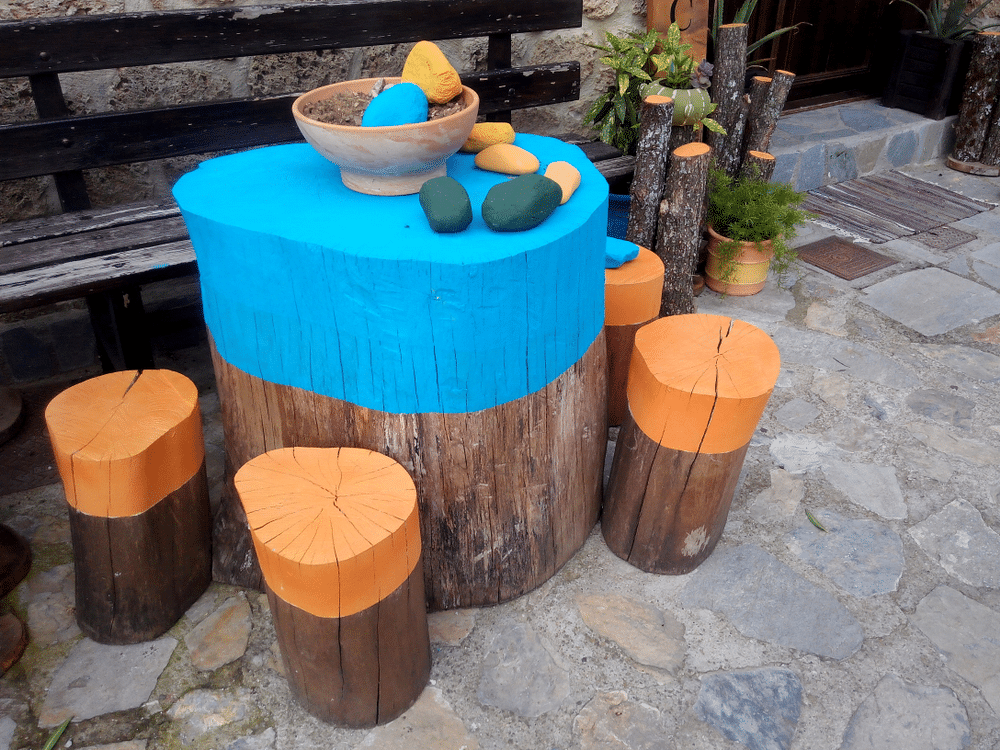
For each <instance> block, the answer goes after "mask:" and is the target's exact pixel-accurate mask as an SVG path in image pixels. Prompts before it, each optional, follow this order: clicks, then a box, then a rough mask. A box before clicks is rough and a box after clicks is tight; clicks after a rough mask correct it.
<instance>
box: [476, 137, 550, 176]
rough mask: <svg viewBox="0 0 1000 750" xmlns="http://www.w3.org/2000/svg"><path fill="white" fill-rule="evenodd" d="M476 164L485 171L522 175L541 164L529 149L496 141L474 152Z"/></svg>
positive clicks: (533, 170)
mask: <svg viewBox="0 0 1000 750" xmlns="http://www.w3.org/2000/svg"><path fill="white" fill-rule="evenodd" d="M476 166H477V167H479V168H480V169H485V170H486V171H487V172H499V173H500V174H510V175H522V174H533V173H534V172H537V171H538V169H539V167H541V164H540V163H539V161H538V157H537V156H535V155H534V154H532V153H531V152H530V151H526V150H525V149H523V148H521V147H520V146H515V145H513V144H512V143H497V144H495V145H493V146H488V147H487V148H484V149H483V150H482V151H480V152H479V153H478V154H476Z"/></svg>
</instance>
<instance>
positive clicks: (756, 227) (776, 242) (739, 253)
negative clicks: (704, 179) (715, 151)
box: [705, 169, 809, 297]
mask: <svg viewBox="0 0 1000 750" xmlns="http://www.w3.org/2000/svg"><path fill="white" fill-rule="evenodd" d="M804 198H805V195H803V194H802V193H797V192H796V191H795V189H794V188H793V187H792V186H791V184H789V183H781V182H764V181H762V180H760V179H757V178H756V177H755V176H753V175H749V176H740V177H729V176H728V175H727V174H726V173H725V172H723V171H721V170H718V169H713V170H712V171H711V173H710V175H709V188H708V213H707V221H708V234H709V242H708V262H707V264H706V267H705V274H706V279H705V283H706V284H708V287H709V289H713V290H714V291H716V292H720V293H722V294H731V295H734V296H737V297H745V296H748V295H751V294H756V293H757V292H759V291H761V290H762V289H763V288H764V282H765V281H766V280H767V274H768V271H771V272H773V273H775V275H776V276H777V277H778V283H779V285H782V284H783V283H784V278H785V275H786V274H787V273H788V271H789V270H790V269H791V267H792V264H794V263H795V261H796V260H797V259H798V255H797V254H796V252H795V250H793V249H792V248H791V247H789V246H788V240H789V239H790V238H791V237H792V236H793V235H794V234H795V228H796V226H798V225H799V224H801V223H802V222H803V221H805V220H806V219H807V218H808V217H809V214H808V213H806V212H805V211H803V210H802V209H800V208H799V204H801V203H802V201H803V199H804Z"/></svg>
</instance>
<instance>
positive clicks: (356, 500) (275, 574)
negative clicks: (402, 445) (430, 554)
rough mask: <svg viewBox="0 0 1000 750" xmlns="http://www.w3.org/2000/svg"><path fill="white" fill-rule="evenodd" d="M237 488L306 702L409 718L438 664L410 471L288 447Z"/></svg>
mask: <svg viewBox="0 0 1000 750" xmlns="http://www.w3.org/2000/svg"><path fill="white" fill-rule="evenodd" d="M234 482H235V486H236V491H237V493H238V494H239V497H240V501H241V503H242V505H243V508H244V510H245V512H246V515H247V521H248V523H249V527H250V533H251V536H252V538H253V544H254V549H255V550H256V553H257V559H258V560H259V561H260V566H261V570H262V572H263V574H264V582H265V585H266V589H267V596H268V601H269V603H270V606H271V616H272V617H273V618H274V629H275V632H276V634H277V639H278V646H279V648H280V650H281V656H282V660H283V662H284V666H285V674H286V676H287V678H288V682H289V687H290V688H291V691H292V694H293V695H294V696H295V698H296V700H298V701H299V702H300V703H301V704H302V705H303V706H304V707H305V708H306V710H308V711H309V712H310V713H311V714H313V715H314V716H317V717H318V718H320V719H323V720H324V721H329V722H332V723H335V724H338V725H341V726H347V727H355V728H360V727H372V726H375V725H377V724H384V723H386V722H388V721H391V720H392V719H394V718H396V717H398V716H399V715H400V714H402V713H403V712H404V711H405V710H406V709H408V708H409V707H410V706H412V705H413V703H414V702H415V701H416V700H417V698H418V697H419V696H420V693H421V692H422V691H423V689H424V687H425V686H426V685H427V681H428V679H429V677H430V666H431V655H430V640H429V636H428V630H427V610H426V605H425V601H424V574H423V566H422V564H421V548H420V520H419V517H418V510H417V490H416V487H415V485H414V484H413V480H412V479H411V478H410V476H409V474H407V472H406V470H405V469H404V468H403V467H402V466H400V465H399V464H398V463H396V462H395V461H393V460H392V459H391V458H388V457H387V456H383V455H381V454H379V453H375V452H374V451H369V450H363V449H358V448H280V449H276V450H273V451H270V452H268V453H264V454H262V455H260V456H258V457H256V458H254V459H253V460H251V461H249V462H247V463H246V464H244V465H243V466H242V467H241V468H240V470H239V471H238V472H237V473H236V476H235V479H234Z"/></svg>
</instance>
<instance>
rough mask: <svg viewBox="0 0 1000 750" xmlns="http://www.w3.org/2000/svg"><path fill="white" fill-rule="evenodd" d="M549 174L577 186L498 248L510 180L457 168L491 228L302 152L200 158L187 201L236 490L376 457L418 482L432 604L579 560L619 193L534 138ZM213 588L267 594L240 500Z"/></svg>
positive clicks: (578, 156) (524, 143)
mask: <svg viewBox="0 0 1000 750" xmlns="http://www.w3.org/2000/svg"><path fill="white" fill-rule="evenodd" d="M516 145H519V146H521V147H523V148H525V149H527V150H528V151H530V152H532V153H533V154H535V156H537V157H538V158H539V161H540V162H541V171H544V169H545V167H546V165H547V164H549V163H551V162H554V161H567V162H569V163H570V164H572V165H573V166H574V167H576V168H577V169H578V170H579V171H580V173H581V175H582V180H581V185H580V187H579V188H578V189H577V190H576V192H575V193H574V194H573V196H572V197H571V198H570V199H569V201H568V202H567V203H566V204H565V205H562V206H560V207H558V208H557V209H556V210H555V212H554V213H553V214H552V215H551V216H549V218H548V219H546V220H545V221H544V222H543V223H542V224H541V225H539V226H538V227H536V228H534V229H531V230H529V231H524V232H502V233H500V232H493V231H491V230H490V229H489V228H488V227H487V226H486V225H485V223H484V222H483V220H482V218H481V212H480V206H481V205H482V203H483V199H484V198H485V196H486V193H487V191H488V190H489V189H490V188H491V187H493V186H494V185H497V184H499V183H501V182H505V181H507V180H508V179H509V177H507V176H504V175H500V174H495V173H492V172H486V171H483V170H480V169H477V168H475V167H474V164H473V158H474V157H473V156H472V155H471V154H456V155H455V156H453V157H451V158H450V159H449V160H448V164H447V169H448V174H449V175H450V176H451V177H453V178H455V179H457V180H458V181H459V182H460V183H461V184H462V185H463V186H464V187H465V189H466V190H467V192H468V194H469V196H470V199H471V202H472V206H473V207H474V210H473V213H474V219H473V222H472V224H471V226H469V228H468V229H466V230H465V231H463V232H459V233H455V234H437V233H435V232H433V231H432V230H431V229H430V228H429V226H428V224H427V220H426V218H425V216H424V214H423V212H422V210H421V208H420V204H419V199H418V197H417V196H415V195H409V196H397V197H379V196H372V195H362V194H360V193H354V192H351V191H350V190H348V189H347V188H345V187H344V186H343V184H342V183H341V180H340V176H339V173H338V170H337V167H336V166H334V165H333V164H331V163H330V162H328V161H326V160H325V159H323V158H322V157H321V156H320V155H319V154H317V153H316V152H315V151H313V149H312V148H311V147H309V146H307V145H298V144H295V145H287V146H275V147H270V148H265V149H258V150H255V151H248V152H244V153H241V154H235V155H231V156H224V157H220V158H217V159H212V160H209V161H207V162H204V163H203V164H202V165H201V166H200V167H199V168H198V169H197V170H195V171H194V172H191V173H189V174H187V175H185V176H184V177H182V178H181V179H180V181H178V183H177V185H176V186H175V188H174V194H175V196H176V198H177V202H178V204H179V205H180V207H181V211H182V213H183V215H184V218H185V220H186V222H187V225H188V228H189V230H190V234H191V239H192V242H193V244H194V248H195V253H196V255H197V258H198V267H199V272H200V276H201V286H202V300H203V303H204V310H205V318H206V322H207V324H208V329H209V333H210V336H211V340H212V344H213V347H214V350H215V351H214V356H215V369H216V378H217V381H218V385H219V396H220V402H221V408H222V419H223V426H224V429H225V436H226V454H227V463H228V465H229V472H228V473H229V475H230V476H231V473H232V471H233V470H235V469H236V468H239V467H240V466H242V465H243V464H244V463H246V462H247V461H249V460H250V459H252V458H254V457H255V456H258V455H260V454H262V453H264V452H266V451H268V450H272V449H274V448H280V447H292V446H308V447H335V446H344V447H355V448H366V449H369V450H374V451H378V452H379V453H383V454H385V455H388V456H390V457H391V458H393V459H395V460H396V461H398V462H399V463H401V464H402V465H403V466H404V467H405V468H406V470H407V471H408V472H409V473H410V474H411V476H413V478H414V481H415V483H416V486H417V496H418V500H419V503H420V511H421V513H420V516H421V537H422V539H423V549H424V573H425V582H426V591H427V596H428V604H429V606H430V607H431V608H432V609H442V608H449V607H464V606H471V605H484V604H495V603H497V602H501V601H506V600H509V599H511V598H513V597H516V596H519V595H521V594H523V593H525V592H527V591H530V590H531V589H533V588H535V587H536V586H538V585H539V584H541V583H542V582H544V581H545V580H547V579H548V578H549V577H550V576H552V575H553V574H554V573H555V572H556V570H558V569H559V568H560V567H561V566H562V565H563V564H564V563H565V562H566V561H567V560H568V559H569V558H570V556H571V555H572V554H573V553H574V552H575V551H576V550H577V549H578V548H579V547H580V546H581V545H582V544H583V542H584V540H585V539H586V538H587V535H588V533H589V532H590V530H591V529H592V528H593V526H594V524H595V523H596V519H597V514H598V511H599V508H600V498H601V483H602V482H601V480H602V472H603V466H602V465H603V452H604V446H605V444H606V419H607V414H606V403H605V399H606V392H607V384H606V378H607V374H606V363H605V357H606V353H605V343H604V335H603V323H604V248H605V242H606V227H607V200H608V186H607V181H606V180H605V179H604V178H603V177H602V176H601V175H600V173H599V172H598V171H597V170H596V169H595V168H594V166H593V165H592V164H591V163H590V161H589V160H588V159H587V158H586V157H585V156H584V154H583V152H582V151H580V149H578V148H577V147H575V146H571V145H568V144H565V143H562V142H561V141H557V140H555V139H551V138H542V137H539V136H529V135H518V137H517V142H516ZM214 543H215V550H216V559H215V575H216V577H217V578H219V579H221V580H224V581H227V582H230V583H236V584H240V585H245V586H257V587H259V586H260V571H259V567H258V565H257V563H256V561H255V560H254V552H253V547H252V545H251V544H250V538H249V534H248V532H247V526H246V518H245V516H244V514H243V511H242V509H241V508H240V507H239V501H238V500H237V499H235V498H234V497H233V493H232V492H231V490H229V491H227V492H226V493H225V495H224V497H223V500H222V505H221V508H220V510H219V511H218V513H217V515H216V519H215V534H214Z"/></svg>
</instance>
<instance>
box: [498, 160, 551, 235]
mask: <svg viewBox="0 0 1000 750" xmlns="http://www.w3.org/2000/svg"><path fill="white" fill-rule="evenodd" d="M560 201H562V188H560V187H559V184H558V183H557V182H556V181H555V180H550V179H549V178H548V177H543V176H542V175H540V174H523V175H521V176H519V177H515V178H514V179H513V180H508V181H507V182H501V183H500V184H499V185H494V186H493V187H492V188H490V191H489V192H488V193H487V194H486V198H485V200H483V221H485V222H486V226H488V227H489V228H490V229H492V230H493V231H494V232H523V231H525V230H528V229H534V228H535V227H537V226H538V225H539V224H541V223H542V222H543V221H545V220H546V219H547V218H549V216H550V215H551V214H552V212H553V211H555V210H556V209H557V208H558V207H559V203H560Z"/></svg>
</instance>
